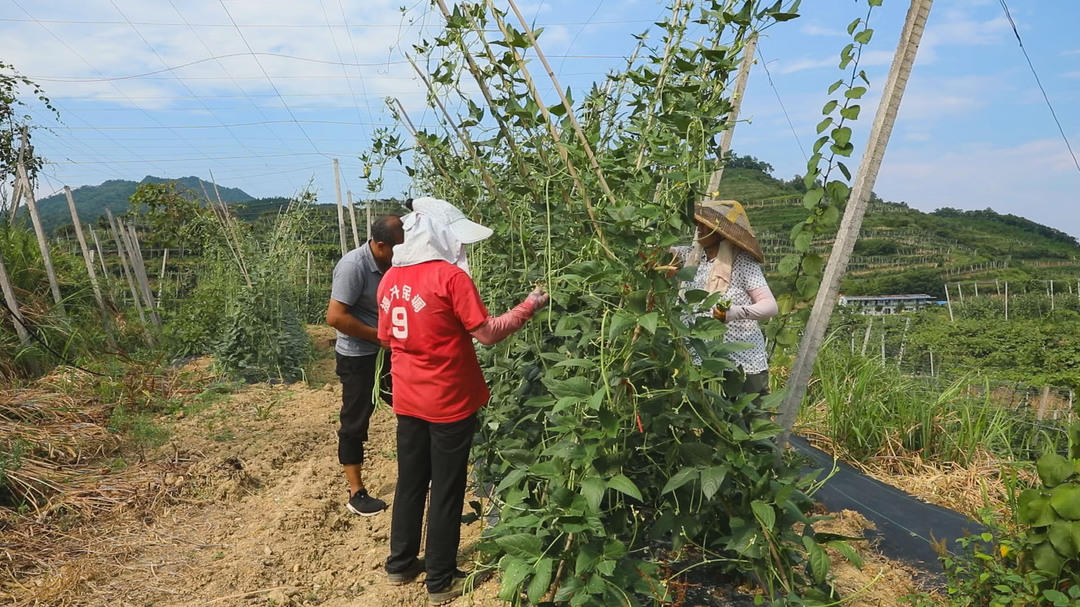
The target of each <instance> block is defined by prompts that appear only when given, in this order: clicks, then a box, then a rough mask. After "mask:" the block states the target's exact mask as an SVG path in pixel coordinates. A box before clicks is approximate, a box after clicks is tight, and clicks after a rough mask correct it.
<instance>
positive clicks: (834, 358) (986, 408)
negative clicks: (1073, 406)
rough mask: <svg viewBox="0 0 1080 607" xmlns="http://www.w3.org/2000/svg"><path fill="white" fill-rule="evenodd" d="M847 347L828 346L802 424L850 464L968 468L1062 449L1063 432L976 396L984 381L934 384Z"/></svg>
mask: <svg viewBox="0 0 1080 607" xmlns="http://www.w3.org/2000/svg"><path fill="white" fill-rule="evenodd" d="M840 341H842V340H840ZM844 346H845V344H839V343H838V342H837V340H830V341H829V342H828V343H827V345H826V347H825V349H824V351H823V352H822V354H821V356H820V357H819V358H818V362H817V365H816V370H815V376H814V381H813V382H812V383H811V386H810V389H809V391H808V393H807V397H806V399H807V400H806V402H805V406H804V407H803V414H802V417H801V423H802V424H803V425H804V427H809V428H810V429H813V430H814V431H816V432H819V433H821V434H823V435H825V436H827V437H828V438H830V439H831V440H832V441H833V443H834V445H835V446H836V448H837V449H838V450H839V451H840V453H839V455H841V456H842V457H843V458H845V459H849V460H854V461H867V460H869V459H871V458H874V457H878V456H883V455H907V454H913V453H917V454H919V455H920V456H921V457H922V458H923V459H924V460H932V461H936V462H939V463H956V464H959V465H961V466H966V465H968V464H970V463H972V462H973V459H974V458H976V457H977V456H978V455H979V454H980V453H982V452H990V453H992V454H994V455H996V456H998V457H1001V458H1003V459H1006V460H1021V459H1028V460H1029V459H1032V457H1034V456H1037V455H1038V454H1039V453H1041V452H1042V451H1043V450H1044V449H1058V448H1060V447H1061V444H1060V443H1061V442H1062V441H1063V440H1064V435H1063V434H1061V433H1059V432H1056V431H1055V430H1054V429H1053V428H1052V427H1051V426H1049V425H1045V426H1044V425H1043V424H1039V423H1035V420H1034V419H1027V417H1028V414H1026V413H1024V412H1019V411H1016V410H1013V409H1006V408H1003V407H1000V406H998V405H997V404H995V403H994V402H993V400H992V396H991V394H992V393H991V391H990V390H989V389H982V390H979V387H980V382H982V381H985V380H980V379H977V378H973V377H961V378H958V379H956V380H954V381H952V382H951V383H947V384H942V385H939V384H935V383H930V382H928V381H926V380H924V379H920V378H914V377H911V376H907V375H905V374H903V373H902V372H901V371H900V370H899V369H897V368H896V367H895V366H894V365H890V364H884V363H882V361H881V359H880V358H875V357H867V356H860V355H859V354H857V353H856V354H852V353H849V352H847V351H846V348H845V347H844ZM984 388H985V387H984Z"/></svg>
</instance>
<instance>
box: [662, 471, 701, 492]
mask: <svg viewBox="0 0 1080 607" xmlns="http://www.w3.org/2000/svg"><path fill="white" fill-rule="evenodd" d="M698 476H699V473H698V470H697V468H683V469H682V470H679V471H678V472H676V473H675V474H674V475H673V476H672V477H671V478H669V479H668V481H667V483H664V488H663V489H661V490H660V493H661V495H662V494H664V493H670V492H672V491H674V490H676V489H678V488H679V487H682V486H683V485H685V484H686V483H689V482H692V481H694V480H696V479H697V478H698Z"/></svg>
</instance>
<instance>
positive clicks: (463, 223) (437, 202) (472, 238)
mask: <svg viewBox="0 0 1080 607" xmlns="http://www.w3.org/2000/svg"><path fill="white" fill-rule="evenodd" d="M412 209H413V211H415V212H417V213H423V214H425V215H428V216H430V217H431V218H432V219H434V220H435V222H436V223H437V224H442V225H444V226H446V227H448V228H450V231H451V232H453V233H454V236H456V237H457V239H458V241H459V242H461V244H472V243H474V242H480V241H481V240H484V239H485V238H487V237H489V236H491V234H492V231H491V228H489V227H486V226H482V225H480V224H478V223H476V222H474V221H471V220H469V218H468V217H466V216H465V213H462V212H461V211H460V210H459V209H458V208H457V207H455V206H454V205H452V204H450V203H449V202H446V201H445V200H441V199H439V198H414V199H413V201H412Z"/></svg>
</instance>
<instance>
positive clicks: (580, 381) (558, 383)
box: [543, 375, 593, 400]
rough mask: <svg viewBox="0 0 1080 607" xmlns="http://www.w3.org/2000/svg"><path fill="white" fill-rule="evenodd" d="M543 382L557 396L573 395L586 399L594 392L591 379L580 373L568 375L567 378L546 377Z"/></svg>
mask: <svg viewBox="0 0 1080 607" xmlns="http://www.w3.org/2000/svg"><path fill="white" fill-rule="evenodd" d="M543 382H544V386H546V387H547V389H548V390H549V391H550V392H551V394H552V395H553V396H554V397H555V398H563V397H565V396H571V397H578V398H581V399H582V400H584V399H586V398H588V397H590V396H592V394H593V389H592V384H591V383H590V382H589V379H588V378H586V377H582V376H580V375H575V376H574V377H568V378H566V379H550V378H547V377H545V378H544V379H543Z"/></svg>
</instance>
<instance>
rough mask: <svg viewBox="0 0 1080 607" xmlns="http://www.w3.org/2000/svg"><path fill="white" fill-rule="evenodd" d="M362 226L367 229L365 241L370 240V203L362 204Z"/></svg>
mask: <svg viewBox="0 0 1080 607" xmlns="http://www.w3.org/2000/svg"><path fill="white" fill-rule="evenodd" d="M364 224H365V227H366V228H367V239H368V240H371V201H370V200H369V201H367V202H365V203H364Z"/></svg>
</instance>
